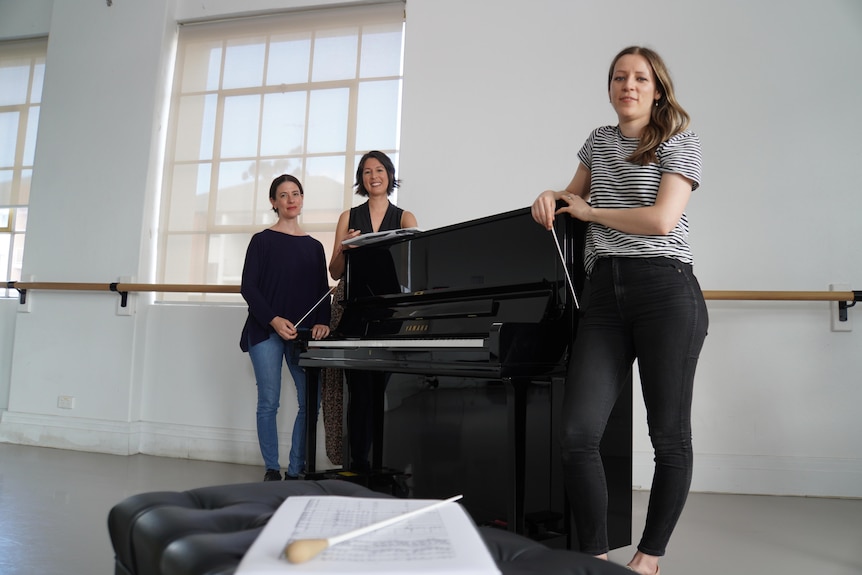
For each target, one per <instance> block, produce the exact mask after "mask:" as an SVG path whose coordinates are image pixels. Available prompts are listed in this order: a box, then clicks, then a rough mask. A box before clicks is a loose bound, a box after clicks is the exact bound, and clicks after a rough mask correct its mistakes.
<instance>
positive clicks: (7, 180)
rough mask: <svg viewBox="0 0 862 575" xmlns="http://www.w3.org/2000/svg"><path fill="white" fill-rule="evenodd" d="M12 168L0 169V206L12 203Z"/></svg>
mask: <svg viewBox="0 0 862 575" xmlns="http://www.w3.org/2000/svg"><path fill="white" fill-rule="evenodd" d="M12 175H13V174H12V170H0V206H8V205H10V204H11V203H12Z"/></svg>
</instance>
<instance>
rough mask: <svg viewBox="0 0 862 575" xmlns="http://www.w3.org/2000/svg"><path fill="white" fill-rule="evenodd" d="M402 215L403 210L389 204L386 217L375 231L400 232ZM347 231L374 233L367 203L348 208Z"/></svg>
mask: <svg viewBox="0 0 862 575" xmlns="http://www.w3.org/2000/svg"><path fill="white" fill-rule="evenodd" d="M403 213H404V210H402V209H401V208H399V207H397V206H394V205H392V202H389V206H388V207H387V208H386V215H384V216H383V221H382V222H380V229H379V230H377V231H378V232H388V231H390V230H400V229H401V215H402V214H403ZM347 229H349V230H359V231H360V232H361V233H363V234H370V233H372V232H373V231H375V230H374V228H373V227H372V225H371V211H370V210H369V209H368V202H365V203H364V204H361V205H358V206H356V207H355V208H350V219H349V220H348V223H347Z"/></svg>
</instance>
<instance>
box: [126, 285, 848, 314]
mask: <svg viewBox="0 0 862 575" xmlns="http://www.w3.org/2000/svg"><path fill="white" fill-rule="evenodd" d="M118 285H119V282H114V283H112V284H111V285H110V286H109V287H110V288H111V291H115V292H117V293H118V294H120V307H126V305H127V304H128V303H129V292H127V291H120V290H118V289H117V286H118ZM844 313H845V315H846V313H847V312H846V311H845V312H844Z"/></svg>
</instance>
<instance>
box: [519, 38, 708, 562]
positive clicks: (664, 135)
mask: <svg viewBox="0 0 862 575" xmlns="http://www.w3.org/2000/svg"><path fill="white" fill-rule="evenodd" d="M608 95H609V97H610V102H611V105H612V106H613V107H614V110H615V111H616V113H617V117H618V120H619V122H618V124H617V125H616V126H604V127H600V128H597V129H596V130H594V131H593V132H592V133H591V134H590V136H589V137H588V138H587V141H586V143H585V144H584V145H583V147H582V148H581V150H580V152H579V153H578V159H579V160H580V164H579V165H578V168H577V170H576V171H575V175H574V177H573V178H572V181H571V182H569V185H568V186H566V188H565V189H564V190H562V191H553V190H546V191H545V192H543V193H542V194H540V195H539V197H538V198H536V201H535V202H534V203H533V206H532V213H533V218H534V219H535V220H536V222H538V223H539V224H541V225H543V226H545V227H546V228H548V229H551V227H552V225H553V218H554V215H555V214H559V213H566V214H569V215H570V216H571V217H574V218H577V219H579V220H582V221H585V222H587V235H586V241H585V248H584V264H585V268H586V272H587V276H588V281H587V282H586V286H585V288H584V292H585V293H584V296H583V297H582V299H583V300H584V304H583V306H582V314H583V317H581V319H580V321H579V324H578V331H577V336H576V338H575V341H574V344H573V346H572V356H571V360H570V362H569V371H568V376H567V379H566V388H565V389H566V391H565V397H564V399H563V402H564V403H563V429H562V433H561V438H562V443H563V445H562V448H563V470H564V474H565V484H566V489H567V492H568V495H569V499H570V500H571V501H572V505H573V509H574V516H575V522H576V529H577V532H578V539H579V545H580V549H581V551H583V552H585V553H590V554H592V555H596V556H598V557H601V558H605V559H606V558H607V552H608V549H609V548H608V539H607V489H606V484H605V477H604V471H603V467H602V461H601V457H600V454H599V444H600V441H601V438H602V434H603V433H604V429H605V425H606V424H607V420H608V417H609V415H610V412H611V409H612V408H613V406H614V403H615V402H616V399H617V397H618V396H619V394H620V392H621V391H622V388H623V386H624V385H625V382H626V380H627V377H626V376H627V374H628V372H629V369H630V368H631V366H632V365H633V362H634V360H635V359H637V360H638V369H639V374H640V381H641V387H642V391H643V397H644V402H645V404H646V411H647V423H648V425H649V433H650V439H651V441H652V444H653V448H654V450H655V474H654V477H653V483H652V488H651V491H650V502H649V509H648V511H647V519H646V525H645V527H644V532H643V535H642V537H641V540H640V542H639V543H638V546H637V552H636V553H635V555H634V557H633V558H632V560H631V561H630V562H629V564H628V567H629V569H631V570H632V571H636V572H638V573H642V574H644V575H653V574H658V573H659V566H658V561H659V557H661V556H663V555H664V554H665V548H666V546H667V543H668V541H669V539H670V535H671V532H672V531H673V529H674V527H675V526H676V523H677V521H678V519H679V516H680V514H681V512H682V509H683V506H684V505H685V500H686V497H687V495H688V490H689V486H690V485H691V476H692V467H693V465H692V463H693V455H692V446H691V401H692V389H693V384H694V373H695V367H696V364H697V360H698V356H699V354H700V350H701V347H702V346H703V341H704V339H705V337H706V332H707V325H708V317H707V310H706V304H705V302H704V300H703V294H702V293H701V290H700V286H699V285H698V282H697V279H696V278H695V276H694V274H693V273H692V263H693V259H692V253H691V249H690V247H689V244H688V219H687V218H686V215H685V207H686V204H687V203H688V200H689V198H690V197H691V193H692V192H693V191H694V190H695V189H697V188H698V186H699V185H700V177H701V151H700V141H699V140H698V137H697V136H696V135H695V134H694V133H693V132H691V131H689V130H687V127H688V123H689V116H688V114H687V113H686V112H685V110H683V108H682V107H681V106H680V105H679V103H678V102H677V101H676V97H675V96H674V91H673V84H672V83H671V79H670V76H669V74H668V71H667V68H666V66H665V64H664V62H663V61H662V59H661V58H660V57H659V55H658V54H656V53H655V52H654V51H652V50H650V49H648V48H643V47H638V46H632V47H629V48H626V49H624V50H623V51H621V52H620V53H619V54H618V55H617V56H616V57H615V58H614V60H613V62H612V64H611V67H610V70H609V72H608Z"/></svg>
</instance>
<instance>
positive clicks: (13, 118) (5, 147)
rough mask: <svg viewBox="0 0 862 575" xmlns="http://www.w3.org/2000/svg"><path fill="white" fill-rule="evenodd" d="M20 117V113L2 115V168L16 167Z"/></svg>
mask: <svg viewBox="0 0 862 575" xmlns="http://www.w3.org/2000/svg"><path fill="white" fill-rule="evenodd" d="M0 91H2V90H0ZM19 117H20V114H19V113H18V112H6V113H0V168H11V167H12V166H14V165H15V147H16V146H17V143H18V118H19Z"/></svg>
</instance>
